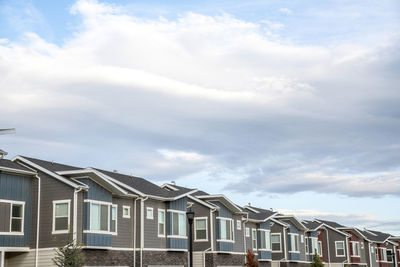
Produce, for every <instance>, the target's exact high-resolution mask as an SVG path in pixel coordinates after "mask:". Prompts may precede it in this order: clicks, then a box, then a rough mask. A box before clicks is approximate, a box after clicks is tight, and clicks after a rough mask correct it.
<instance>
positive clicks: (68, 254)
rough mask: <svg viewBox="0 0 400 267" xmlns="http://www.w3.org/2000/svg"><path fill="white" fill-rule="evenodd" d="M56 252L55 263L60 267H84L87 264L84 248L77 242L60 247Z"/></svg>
mask: <svg viewBox="0 0 400 267" xmlns="http://www.w3.org/2000/svg"><path fill="white" fill-rule="evenodd" d="M55 252H56V255H55V256H54V258H53V262H54V264H55V265H56V266H58V267H82V266H83V264H84V263H85V257H84V255H83V252H82V247H81V245H79V244H76V243H75V242H69V243H68V244H66V245H65V246H60V247H58V248H57V249H55Z"/></svg>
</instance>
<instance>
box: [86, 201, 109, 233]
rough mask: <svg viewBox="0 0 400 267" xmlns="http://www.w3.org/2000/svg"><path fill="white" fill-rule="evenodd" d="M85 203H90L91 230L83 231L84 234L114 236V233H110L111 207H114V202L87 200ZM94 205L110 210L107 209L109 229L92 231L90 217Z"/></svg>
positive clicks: (90, 223)
mask: <svg viewBox="0 0 400 267" xmlns="http://www.w3.org/2000/svg"><path fill="white" fill-rule="evenodd" d="M84 203H89V214H87V216H89V230H83V233H84V234H87V233H91V234H112V232H111V231H110V228H111V223H110V216H111V211H110V206H111V205H113V203H112V202H106V201H99V200H93V199H85V200H84ZM92 204H97V205H106V206H108V209H107V224H108V228H107V230H91V229H92V217H91V216H90V214H91V209H92Z"/></svg>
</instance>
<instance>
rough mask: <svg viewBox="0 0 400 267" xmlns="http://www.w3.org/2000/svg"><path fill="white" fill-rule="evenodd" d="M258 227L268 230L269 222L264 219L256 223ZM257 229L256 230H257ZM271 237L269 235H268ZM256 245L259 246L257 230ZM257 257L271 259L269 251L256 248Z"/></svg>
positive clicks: (259, 237) (259, 240)
mask: <svg viewBox="0 0 400 267" xmlns="http://www.w3.org/2000/svg"><path fill="white" fill-rule="evenodd" d="M258 229H264V230H270V222H269V221H266V222H263V223H259V224H258ZM258 229H257V230H258ZM270 238H271V235H270ZM257 246H258V248H260V246H261V232H260V231H257ZM258 259H259V260H271V251H265V250H260V249H258Z"/></svg>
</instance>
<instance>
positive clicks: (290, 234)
mask: <svg viewBox="0 0 400 267" xmlns="http://www.w3.org/2000/svg"><path fill="white" fill-rule="evenodd" d="M288 235H289V236H290V250H289V253H300V242H299V234H296V233H288ZM292 236H294V238H296V239H297V250H292V249H293V242H292Z"/></svg>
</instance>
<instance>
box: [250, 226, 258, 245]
mask: <svg viewBox="0 0 400 267" xmlns="http://www.w3.org/2000/svg"><path fill="white" fill-rule="evenodd" d="M251 240H252V245H253V249H254V250H256V249H257V230H256V229H251Z"/></svg>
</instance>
